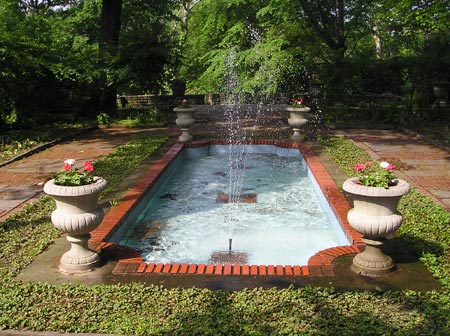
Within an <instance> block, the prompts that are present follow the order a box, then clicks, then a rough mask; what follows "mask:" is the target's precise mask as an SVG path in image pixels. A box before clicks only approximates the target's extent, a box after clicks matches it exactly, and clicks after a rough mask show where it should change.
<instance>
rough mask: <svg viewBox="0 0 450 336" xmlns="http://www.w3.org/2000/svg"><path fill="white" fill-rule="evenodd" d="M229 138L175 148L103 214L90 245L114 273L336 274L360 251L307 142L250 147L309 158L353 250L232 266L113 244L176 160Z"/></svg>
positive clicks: (344, 206)
mask: <svg viewBox="0 0 450 336" xmlns="http://www.w3.org/2000/svg"><path fill="white" fill-rule="evenodd" d="M229 143H230V142H229V141H227V140H202V141H194V142H190V143H186V144H181V143H178V144H175V145H173V146H172V147H171V148H170V149H169V151H168V152H167V153H166V154H165V155H164V156H163V157H162V158H161V159H160V160H159V161H158V162H157V163H156V164H154V165H153V167H152V168H151V169H150V170H149V171H148V172H147V174H145V175H144V177H143V178H142V180H141V181H140V182H138V183H137V184H136V185H135V186H134V187H133V188H132V189H131V190H129V191H128V192H127V193H126V194H125V195H124V196H123V197H122V200H121V202H120V203H119V204H117V205H116V206H114V207H113V208H112V209H111V210H110V211H109V212H108V213H107V214H106V216H105V218H104V219H103V221H102V223H101V224H100V226H99V227H98V228H97V229H96V230H94V231H93V232H92V233H91V240H90V244H91V245H92V246H93V247H94V248H96V249H97V250H98V251H99V252H100V253H101V254H102V256H103V257H105V258H106V259H108V260H117V261H118V263H117V265H116V267H115V268H114V270H113V274H122V275H149V274H157V273H158V274H198V275H202V274H206V275H239V276H309V277H323V276H334V271H333V261H334V260H335V259H336V258H337V257H340V256H344V255H348V254H354V253H358V252H360V251H361V249H362V248H363V247H364V243H363V242H362V240H361V237H362V236H361V235H360V234H359V233H357V232H356V231H354V230H353V229H352V228H351V227H350V225H349V223H348V221H347V212H348V210H349V209H350V205H349V203H348V202H347V200H346V198H345V197H344V195H343V194H342V192H341V191H340V190H339V189H338V187H337V186H336V184H335V183H334V181H333V179H332V178H331V176H330V175H329V174H328V172H327V170H326V169H325V168H324V167H323V165H322V164H321V163H320V161H319V158H318V157H317V156H315V155H314V153H313V151H312V150H311V148H310V147H309V146H308V145H307V144H304V143H293V142H288V141H278V140H251V141H246V142H245V143H244V144H246V145H273V146H277V147H281V148H298V149H299V150H300V152H301V154H302V155H303V157H304V159H305V160H306V162H307V164H308V166H309V168H310V170H311V172H312V174H313V176H314V178H315V179H316V181H317V183H318V185H319V187H320V188H321V190H322V192H323V193H324V194H325V197H326V199H327V200H328V202H329V204H330V207H331V209H332V210H333V212H334V214H335V215H336V217H337V219H338V222H339V224H340V225H341V227H342V229H343V231H344V232H345V234H346V235H347V238H348V239H349V241H350V242H351V243H352V245H351V246H336V247H332V248H328V249H325V250H322V251H319V252H317V253H316V254H315V255H313V256H312V257H311V258H310V259H309V260H308V265H301V266H300V265H285V266H282V265H234V264H233V265H232V264H207V265H205V264H198V265H197V264H178V263H174V264H170V263H169V264H161V263H159V264H154V263H150V264H147V263H144V262H143V261H142V256H141V255H140V254H139V252H138V251H136V250H133V249H131V248H129V247H126V246H122V245H118V244H113V243H109V242H108V239H110V238H111V237H112V236H113V235H114V233H116V232H117V230H118V229H119V227H120V226H121V225H122V224H123V222H124V219H125V217H126V215H127V214H128V213H130V212H131V211H132V210H133V209H134V208H135V207H136V205H137V204H138V202H139V201H140V200H141V199H142V198H143V196H144V194H145V193H146V191H147V190H149V189H150V188H151V186H152V185H153V184H154V183H155V182H156V181H157V180H158V179H159V178H160V177H161V175H162V173H163V172H164V171H165V169H167V167H168V165H169V163H170V162H171V161H172V160H173V159H175V158H176V157H177V156H178V155H179V154H180V152H181V151H182V150H183V148H199V147H205V146H208V145H223V144H229Z"/></svg>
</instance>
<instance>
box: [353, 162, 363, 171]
mask: <svg viewBox="0 0 450 336" xmlns="http://www.w3.org/2000/svg"><path fill="white" fill-rule="evenodd" d="M364 168H366V166H365V165H363V164H362V163H358V164H357V165H355V167H353V169H354V170H356V171H361V170H363V169H364Z"/></svg>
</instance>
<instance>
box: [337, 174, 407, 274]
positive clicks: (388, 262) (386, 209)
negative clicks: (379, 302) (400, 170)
mask: <svg viewBox="0 0 450 336" xmlns="http://www.w3.org/2000/svg"><path fill="white" fill-rule="evenodd" d="M394 182H395V185H393V186H390V187H389V188H388V189H385V188H382V187H366V186H364V185H361V184H359V183H358V178H350V179H347V180H346V181H345V182H344V184H343V186H342V188H343V189H344V190H345V191H346V192H347V193H348V194H350V196H351V198H352V199H353V209H351V210H350V211H349V212H348V214H347V219H348V221H349V224H350V226H351V227H352V228H353V229H355V230H356V231H358V232H359V233H361V234H362V235H363V239H362V240H363V242H364V243H366V248H365V250H364V251H363V252H361V253H359V254H357V255H356V256H355V258H354V259H353V264H352V266H351V268H352V270H353V271H355V272H356V273H359V274H361V275H365V276H372V277H376V276H381V275H383V274H386V273H389V272H391V271H393V270H394V269H395V264H394V262H393V260H392V258H391V257H390V256H388V255H386V254H385V253H384V252H383V251H382V246H383V244H384V241H385V240H386V237H387V236H391V235H392V234H394V233H395V232H396V231H397V229H398V228H399V227H400V225H401V224H402V220H403V217H402V215H401V214H400V213H399V212H398V211H397V205H398V202H399V200H400V198H401V197H402V196H403V195H406V194H407V193H408V192H409V190H410V186H409V184H408V183H407V182H406V181H403V180H400V179H396V180H394Z"/></svg>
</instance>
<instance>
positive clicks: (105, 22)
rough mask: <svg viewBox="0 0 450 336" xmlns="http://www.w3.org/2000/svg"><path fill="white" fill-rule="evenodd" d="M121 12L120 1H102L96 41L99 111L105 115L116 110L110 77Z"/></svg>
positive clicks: (116, 49)
mask: <svg viewBox="0 0 450 336" xmlns="http://www.w3.org/2000/svg"><path fill="white" fill-rule="evenodd" d="M121 12H122V0H103V1H102V12H101V15H100V33H99V39H98V42H99V60H100V62H99V66H100V69H101V75H100V78H99V88H100V90H101V95H100V109H101V110H102V111H103V112H105V113H107V114H111V113H113V112H114V111H115V110H116V96H117V82H116V80H115V78H114V76H111V73H112V72H111V69H112V67H113V62H114V61H115V58H116V56H117V53H118V46H119V36H120V26H121V21H120V16H121Z"/></svg>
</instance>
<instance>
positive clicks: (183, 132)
mask: <svg viewBox="0 0 450 336" xmlns="http://www.w3.org/2000/svg"><path fill="white" fill-rule="evenodd" d="M193 138H194V137H193V136H192V135H190V134H189V128H182V129H181V135H180V136H179V137H178V141H180V142H186V141H191V140H192V139H193Z"/></svg>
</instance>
